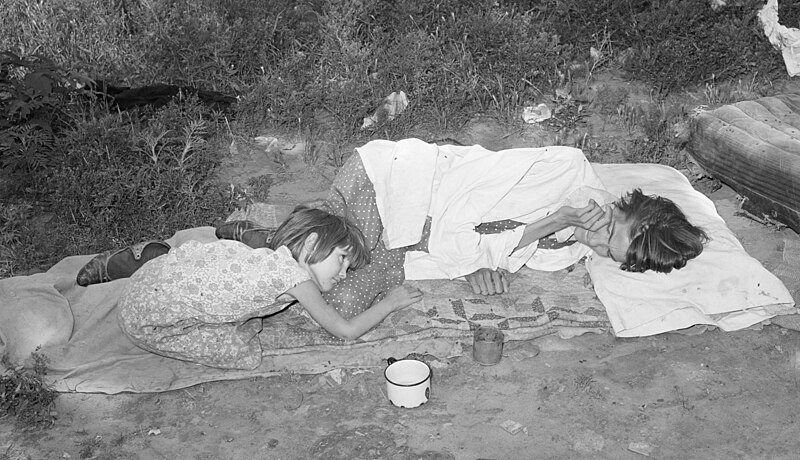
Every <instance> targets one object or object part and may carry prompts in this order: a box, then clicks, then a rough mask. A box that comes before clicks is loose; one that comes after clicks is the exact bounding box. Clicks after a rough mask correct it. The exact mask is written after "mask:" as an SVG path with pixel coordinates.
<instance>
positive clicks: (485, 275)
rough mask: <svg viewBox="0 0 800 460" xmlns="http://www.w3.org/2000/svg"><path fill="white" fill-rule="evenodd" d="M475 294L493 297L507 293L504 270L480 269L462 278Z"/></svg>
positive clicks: (506, 280) (506, 279)
mask: <svg viewBox="0 0 800 460" xmlns="http://www.w3.org/2000/svg"><path fill="white" fill-rule="evenodd" d="M464 278H466V280H467V282H468V283H469V286H470V287H471V288H472V292H473V293H475V294H483V295H495V294H503V293H504V292H508V278H507V277H506V272H505V270H490V269H488V268H481V269H478V270H477V271H475V272H472V273H470V274H469V275H466V276H464Z"/></svg>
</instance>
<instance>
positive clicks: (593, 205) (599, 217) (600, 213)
mask: <svg viewBox="0 0 800 460" xmlns="http://www.w3.org/2000/svg"><path fill="white" fill-rule="evenodd" d="M610 210H611V208H610V205H606V206H600V205H599V204H597V202H596V201H594V200H589V204H588V205H587V206H585V207H583V208H573V207H570V206H562V207H561V208H559V210H558V211H557V213H558V215H559V219H560V221H561V222H562V223H564V224H566V225H565V226H566V227H579V228H582V229H584V230H589V231H592V232H595V231H597V230H599V229H601V228H603V227H605V226H606V225H608V224H610V223H611V212H610Z"/></svg>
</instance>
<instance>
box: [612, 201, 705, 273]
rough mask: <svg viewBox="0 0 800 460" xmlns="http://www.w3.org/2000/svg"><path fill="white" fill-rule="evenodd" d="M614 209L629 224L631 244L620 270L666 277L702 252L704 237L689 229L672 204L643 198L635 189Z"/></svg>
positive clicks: (687, 223)
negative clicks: (654, 273)
mask: <svg viewBox="0 0 800 460" xmlns="http://www.w3.org/2000/svg"><path fill="white" fill-rule="evenodd" d="M615 205H616V210H617V211H618V212H620V213H621V214H623V215H624V216H625V218H626V219H627V220H629V221H630V223H631V227H630V228H631V235H630V237H631V244H630V246H628V251H627V253H626V255H625V262H623V263H622V265H621V266H620V268H621V269H622V270H626V271H630V272H644V271H647V270H654V271H657V272H661V273H669V272H671V271H672V269H673V268H674V269H676V270H677V269H680V268H683V267H684V266H685V265H686V262H687V261H689V260H691V259H694V258H695V257H697V256H698V255H700V253H701V252H703V245H704V244H705V243H706V242H707V241H708V235H706V232H705V231H704V230H703V229H701V228H700V227H696V226H694V225H692V224H691V223H690V222H689V221H688V219H686V216H685V215H684V214H683V211H681V209H680V208H679V207H678V206H677V205H676V204H675V203H674V202H673V201H672V200H670V199H668V198H664V197H662V196H657V195H645V194H644V193H642V190H641V189H638V188H637V189H635V190H633V191H631V192H630V193H628V194H627V195H626V196H624V197H622V198H620V199H619V200H617V201H616V203H615Z"/></svg>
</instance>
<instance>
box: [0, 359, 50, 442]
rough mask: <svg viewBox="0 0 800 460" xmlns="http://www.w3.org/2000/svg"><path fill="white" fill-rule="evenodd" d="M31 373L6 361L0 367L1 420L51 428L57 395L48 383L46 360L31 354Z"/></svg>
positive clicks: (26, 425)
mask: <svg viewBox="0 0 800 460" xmlns="http://www.w3.org/2000/svg"><path fill="white" fill-rule="evenodd" d="M32 359H33V363H34V365H33V369H32V371H30V370H27V369H24V368H22V367H20V366H16V365H15V364H13V363H8V362H6V361H5V360H4V361H3V363H2V365H0V368H5V369H4V370H3V372H2V374H0V420H2V419H3V418H6V417H9V416H11V417H14V418H15V419H16V420H17V421H18V422H19V423H20V424H21V425H22V426H25V427H49V426H51V425H52V424H53V422H54V421H55V416H56V413H55V411H54V408H53V401H55V399H56V398H57V397H58V393H57V392H55V391H54V390H52V389H51V388H50V387H49V386H48V385H47V384H46V383H45V382H44V375H45V369H46V367H47V358H46V357H45V356H44V355H41V354H38V353H35V352H34V353H32Z"/></svg>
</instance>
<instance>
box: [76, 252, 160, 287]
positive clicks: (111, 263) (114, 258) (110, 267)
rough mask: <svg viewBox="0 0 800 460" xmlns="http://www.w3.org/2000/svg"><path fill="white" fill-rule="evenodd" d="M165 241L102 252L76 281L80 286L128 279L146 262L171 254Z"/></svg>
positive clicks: (85, 266) (91, 261)
mask: <svg viewBox="0 0 800 460" xmlns="http://www.w3.org/2000/svg"><path fill="white" fill-rule="evenodd" d="M169 249H170V246H169V244H167V243H165V242H163V241H145V242H143V243H137V244H135V245H133V246H129V247H127V248H124V249H115V250H112V251H105V252H101V253H100V254H98V255H96V256H95V257H94V258H93V259H92V260H90V261H89V263H87V264H86V265H84V266H83V268H81V271H79V272H78V276H77V279H76V281H77V282H78V285H79V286H89V285H90V284H98V283H105V282H107V281H113V280H116V279H120V278H128V277H129V276H131V275H132V274H133V273H134V272H135V271H136V270H138V269H139V268H140V267H141V266H142V265H144V264H145V262H148V261H150V260H153V259H155V258H156V257H159V256H162V255H164V254H166V253H168V252H169Z"/></svg>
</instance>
